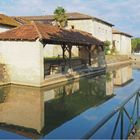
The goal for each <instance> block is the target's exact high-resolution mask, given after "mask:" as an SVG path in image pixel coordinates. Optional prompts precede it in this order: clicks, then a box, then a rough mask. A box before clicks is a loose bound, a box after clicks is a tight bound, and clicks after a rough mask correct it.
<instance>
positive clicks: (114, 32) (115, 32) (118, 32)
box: [112, 28, 133, 37]
mask: <svg viewBox="0 0 140 140" xmlns="http://www.w3.org/2000/svg"><path fill="white" fill-rule="evenodd" d="M112 33H113V34H122V35H125V36H128V37H133V36H132V35H130V34H128V33H125V32H121V31H119V30H117V29H115V28H113V29H112Z"/></svg>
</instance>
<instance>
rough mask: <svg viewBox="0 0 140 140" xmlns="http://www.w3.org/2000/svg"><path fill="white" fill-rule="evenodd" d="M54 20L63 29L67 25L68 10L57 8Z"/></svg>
mask: <svg viewBox="0 0 140 140" xmlns="http://www.w3.org/2000/svg"><path fill="white" fill-rule="evenodd" d="M54 19H55V20H56V22H57V23H59V25H60V26H61V27H64V26H65V25H66V23H67V16H66V10H65V9H64V8H63V7H57V8H56V9H55V11H54Z"/></svg>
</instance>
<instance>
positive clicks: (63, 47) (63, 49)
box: [61, 44, 66, 72]
mask: <svg viewBox="0 0 140 140" xmlns="http://www.w3.org/2000/svg"><path fill="white" fill-rule="evenodd" d="M61 47H62V51H63V52H62V53H63V62H64V63H65V61H66V60H65V51H66V44H63V45H61ZM64 71H65V65H63V66H62V72H64Z"/></svg>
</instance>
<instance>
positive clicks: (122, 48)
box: [113, 34, 131, 55]
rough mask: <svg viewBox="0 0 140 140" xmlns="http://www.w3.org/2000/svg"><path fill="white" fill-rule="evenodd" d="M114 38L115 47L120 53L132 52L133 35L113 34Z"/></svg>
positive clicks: (128, 53) (127, 53)
mask: <svg viewBox="0 0 140 140" xmlns="http://www.w3.org/2000/svg"><path fill="white" fill-rule="evenodd" d="M113 40H114V41H115V47H116V51H117V53H118V54H121V55H130V54H131V37H128V36H125V35H121V34H113Z"/></svg>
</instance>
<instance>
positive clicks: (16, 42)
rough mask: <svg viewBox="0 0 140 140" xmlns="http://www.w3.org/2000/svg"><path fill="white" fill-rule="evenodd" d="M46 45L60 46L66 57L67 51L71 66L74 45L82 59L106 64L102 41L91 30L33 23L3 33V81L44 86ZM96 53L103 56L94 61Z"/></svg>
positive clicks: (0, 35) (0, 39)
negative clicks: (44, 53) (88, 31)
mask: <svg viewBox="0 0 140 140" xmlns="http://www.w3.org/2000/svg"><path fill="white" fill-rule="evenodd" d="M46 44H56V45H60V46H61V47H62V50H63V51H62V52H63V53H62V56H63V60H65V52H66V51H67V52H68V61H69V63H68V64H69V68H72V64H71V49H72V47H73V46H76V47H78V48H79V58H81V59H82V60H84V61H85V65H89V66H91V67H94V66H95V65H96V67H100V66H105V65H104V61H103V60H104V51H103V50H104V48H103V42H102V41H100V40H98V39H96V38H94V37H93V36H92V35H91V34H90V33H87V32H84V31H80V30H75V29H71V30H66V29H62V28H58V27H55V26H51V25H47V24H42V23H35V22H32V23H31V24H27V25H21V26H19V27H17V28H14V29H12V30H9V31H6V32H3V33H0V65H1V75H0V78H1V84H9V83H10V84H21V85H29V86H37V87H41V86H42V85H43V83H44V81H45V78H44V77H45V68H44V65H45V64H44V56H43V49H44V46H45V45H46ZM95 56H96V57H100V58H101V59H98V61H96V62H94V60H95V59H96V58H95ZM63 67H65V65H63Z"/></svg>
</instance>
